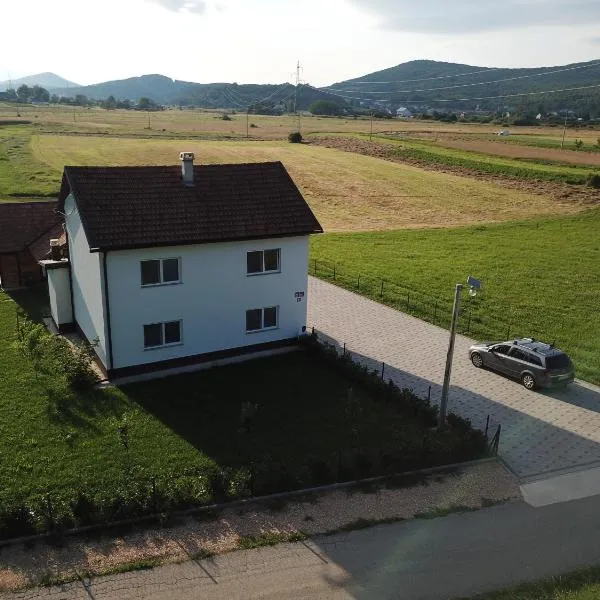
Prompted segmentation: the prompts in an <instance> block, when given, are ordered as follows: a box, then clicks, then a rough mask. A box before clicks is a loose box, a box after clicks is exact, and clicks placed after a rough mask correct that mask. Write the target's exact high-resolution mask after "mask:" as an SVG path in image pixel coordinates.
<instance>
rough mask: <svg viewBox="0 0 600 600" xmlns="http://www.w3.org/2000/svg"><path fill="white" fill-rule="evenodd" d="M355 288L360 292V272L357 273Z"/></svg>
mask: <svg viewBox="0 0 600 600" xmlns="http://www.w3.org/2000/svg"><path fill="white" fill-rule="evenodd" d="M356 289H357V290H358V291H359V292H360V273H359V274H358V281H357V282H356Z"/></svg>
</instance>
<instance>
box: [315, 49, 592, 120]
mask: <svg viewBox="0 0 600 600" xmlns="http://www.w3.org/2000/svg"><path fill="white" fill-rule="evenodd" d="M593 85H598V86H600V59H598V60H594V61H589V62H583V63H573V64H568V65H564V66H556V67H540V68H531V69H508V68H486V67H476V66H472V65H464V64H457V63H446V62H437V61H432V60H414V61H410V62H407V63H403V64H400V65H397V66H395V67H391V68H389V69H383V70H382V71H376V72H374V73H369V74H367V75H363V76H361V77H357V78H355V79H348V80H346V81H341V82H339V83H335V84H333V85H331V86H328V87H326V88H321V89H323V90H326V91H330V92H332V93H336V94H338V95H340V96H342V97H343V98H344V99H346V101H348V102H350V103H352V104H358V103H360V102H361V101H362V102H363V103H365V102H366V103H373V102H376V101H379V102H380V103H389V104H391V105H395V106H398V105H403V106H407V107H409V108H410V107H419V106H429V107H433V108H436V107H437V108H440V109H443V108H448V107H452V108H458V109H463V110H466V109H470V110H472V109H475V108H476V107H477V106H479V107H480V108H481V109H497V108H498V106H501V107H502V108H506V109H512V110H517V109H519V108H526V109H529V110H536V109H538V108H539V110H541V111H543V112H550V111H558V110H566V109H568V110H573V111H578V112H588V113H589V112H592V113H595V114H596V115H598V116H600V87H597V88H589V89H584V90H574V91H567V92H556V93H548V92H550V91H551V90H562V89H566V88H573V87H584V86H593ZM542 92H546V93H542ZM503 96H504V97H503ZM507 96H508V97H507ZM465 99H467V100H465Z"/></svg>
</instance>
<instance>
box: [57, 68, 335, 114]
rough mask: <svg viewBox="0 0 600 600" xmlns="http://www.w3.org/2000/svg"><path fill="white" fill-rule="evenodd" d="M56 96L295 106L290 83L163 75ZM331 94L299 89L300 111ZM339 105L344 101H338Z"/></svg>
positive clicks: (226, 105)
mask: <svg viewBox="0 0 600 600" xmlns="http://www.w3.org/2000/svg"><path fill="white" fill-rule="evenodd" d="M53 93H55V94H58V95H59V96H60V95H63V96H75V95H76V94H83V95H85V96H87V97H88V98H90V99H93V100H104V99H106V98H108V97H109V96H114V97H115V98H116V99H117V100H125V99H128V100H131V101H133V102H137V101H138V100H139V99H140V98H142V97H146V98H150V99H151V100H153V101H154V102H156V103H157V104H184V105H194V106H201V107H204V108H229V109H236V110H246V108H247V107H248V106H251V105H254V104H256V103H257V102H261V101H262V102H263V103H264V104H265V105H269V106H277V105H280V106H283V105H286V106H287V107H288V108H289V106H291V104H292V103H293V98H294V96H295V88H294V86H293V85H291V84H290V83H282V84H279V85H274V84H268V85H258V84H244V85H238V84H237V83H193V82H190V81H179V80H177V79H171V78H169V77H165V76H164V75H142V76H141V77H130V78H129V79H120V80H116V81H107V82H105V83H97V84H94V85H88V86H80V87H77V88H60V89H54V90H53ZM330 98H331V94H328V93H325V92H322V91H320V90H318V89H316V88H313V87H311V86H304V85H303V86H300V88H299V89H298V97H297V101H298V108H299V109H302V110H304V109H307V108H308V107H309V106H310V104H311V103H312V102H314V101H315V100H323V99H330ZM338 101H339V103H340V104H345V102H344V100H343V99H341V98H338Z"/></svg>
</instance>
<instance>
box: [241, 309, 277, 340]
mask: <svg viewBox="0 0 600 600" xmlns="http://www.w3.org/2000/svg"><path fill="white" fill-rule="evenodd" d="M277 313H278V310H277V307H276V306H267V307H266V308H252V309H250V310H247V311H246V332H247V333H248V332H251V331H263V330H264V329H275V328H276V327H277V316H278V315H277Z"/></svg>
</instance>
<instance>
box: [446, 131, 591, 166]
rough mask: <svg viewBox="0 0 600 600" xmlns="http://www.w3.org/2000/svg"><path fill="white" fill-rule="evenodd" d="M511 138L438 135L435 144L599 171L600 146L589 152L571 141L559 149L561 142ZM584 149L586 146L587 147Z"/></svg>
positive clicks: (539, 162) (589, 149) (537, 162)
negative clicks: (468, 138) (480, 138)
mask: <svg viewBox="0 0 600 600" xmlns="http://www.w3.org/2000/svg"><path fill="white" fill-rule="evenodd" d="M509 140H510V138H508V139H506V138H505V139H503V140H502V141H499V140H487V141H486V140H465V139H463V140H460V139H444V138H438V139H437V141H436V144H437V145H438V146H443V147H444V148H454V149H456V150H466V151H468V152H477V153H481V154H486V155H493V156H501V157H506V158H510V159H516V160H519V159H523V160H531V161H535V163H536V164H541V163H542V162H544V161H546V162H547V163H554V164H555V165H556V166H561V167H569V166H575V165H577V166H587V167H596V168H597V169H596V170H599V171H600V148H596V149H594V148H592V147H589V148H588V149H587V150H588V151H587V152H579V151H576V150H573V149H572V144H570V145H569V146H565V149H564V150H561V149H560V142H558V144H556V145H554V144H552V145H550V144H548V145H546V146H544V145H540V144H533V143H530V142H529V140H527V141H523V140H515V141H514V142H513V141H509ZM584 149H585V146H584Z"/></svg>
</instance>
